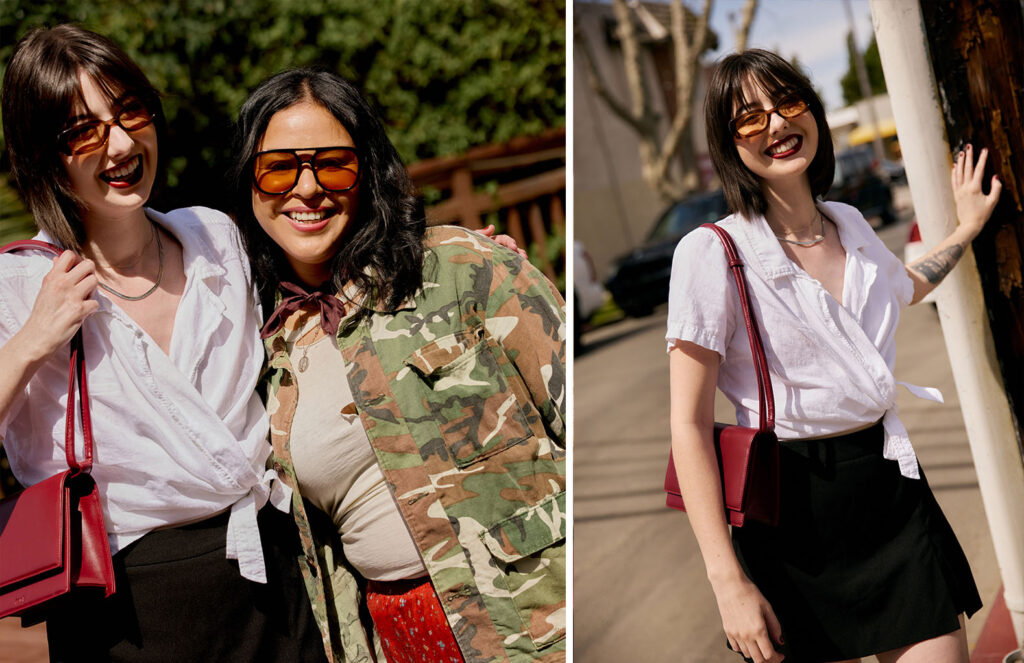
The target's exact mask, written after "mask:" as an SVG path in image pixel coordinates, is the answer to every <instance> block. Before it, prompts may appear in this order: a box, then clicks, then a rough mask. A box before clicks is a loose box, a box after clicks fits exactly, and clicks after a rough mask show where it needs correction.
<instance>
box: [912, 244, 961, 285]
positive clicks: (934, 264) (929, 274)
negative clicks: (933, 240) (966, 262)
mask: <svg viewBox="0 0 1024 663" xmlns="http://www.w3.org/2000/svg"><path fill="white" fill-rule="evenodd" d="M963 254H964V246H963V245H962V244H954V245H953V246H951V247H949V248H947V249H943V250H942V251H939V252H938V253H935V254H934V255H926V256H924V257H923V258H921V259H920V260H918V261H917V262H915V263H914V264H912V265H910V269H912V270H914V271H915V272H917V273H918V274H920V275H921V276H923V277H924V278H925V279H926V280H927V281H928V282H929V283H931V284H932V285H938V284H939V283H940V282H941V281H942V279H944V278H946V274H949V272H950V270H952V269H953V268H954V267H956V263H957V262H958V261H959V260H960V257H961V256H963Z"/></svg>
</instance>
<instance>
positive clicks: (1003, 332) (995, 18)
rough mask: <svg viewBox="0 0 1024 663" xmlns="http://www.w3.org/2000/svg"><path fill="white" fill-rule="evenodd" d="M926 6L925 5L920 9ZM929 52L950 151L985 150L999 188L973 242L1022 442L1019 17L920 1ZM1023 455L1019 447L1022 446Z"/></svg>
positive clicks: (1023, 143)
mask: <svg viewBox="0 0 1024 663" xmlns="http://www.w3.org/2000/svg"><path fill="white" fill-rule="evenodd" d="M925 5H927V6H925ZM922 9H927V11H923V12H922V14H923V16H924V23H925V30H926V35H927V39H928V50H929V53H930V56H931V61H932V68H933V70H934V71H935V80H936V83H937V84H938V88H939V94H940V96H941V98H942V100H943V104H942V106H943V111H944V113H943V114H944V115H945V120H946V134H947V136H948V137H949V144H950V147H952V148H953V149H957V148H960V147H962V146H963V145H966V144H967V143H971V144H972V145H974V152H975V154H977V153H978V152H979V151H980V150H981V148H983V147H987V148H988V150H989V158H988V161H989V165H988V168H987V172H986V173H985V177H984V178H983V179H984V181H985V182H988V180H989V178H990V177H991V176H992V174H994V173H995V174H998V175H999V177H1000V179H1001V180H1002V182H1003V193H1002V195H1001V196H1000V201H999V205H998V206H997V207H996V209H995V213H994V214H993V215H992V219H991V221H989V223H988V226H987V227H986V228H985V230H984V231H982V233H981V235H979V236H978V238H977V239H976V240H974V245H973V248H974V254H975V257H976V259H977V262H978V271H979V273H980V275H981V282H982V289H983V290H984V292H985V308H986V309H987V310H988V315H989V323H990V324H991V327H992V336H993V339H994V341H995V345H996V354H997V356H998V359H999V365H1000V368H1001V369H1002V376H1003V380H1004V382H1005V383H1006V393H1007V395H1008V396H1009V400H1010V404H1011V406H1012V409H1013V413H1014V415H1015V417H1016V419H1017V424H1018V431H1017V433H1018V435H1017V443H1018V445H1020V444H1021V440H1022V438H1024V429H1022V428H1021V427H1022V426H1024V271H1022V266H1024V260H1022V256H1024V58H1022V57H1021V44H1024V16H1022V10H1021V3H1019V2H1007V1H1006V0H975V1H974V2H961V1H960V0H928V1H927V3H922ZM1021 453H1022V455H1024V446H1022V447H1021Z"/></svg>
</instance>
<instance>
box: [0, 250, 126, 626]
mask: <svg viewBox="0 0 1024 663" xmlns="http://www.w3.org/2000/svg"><path fill="white" fill-rule="evenodd" d="M19 249H32V250H40V251H45V252H47V253H51V254H53V255H55V256H59V255H60V254H61V253H62V250H61V249H60V248H59V247H56V246H53V245H52V244H47V243H46V242H40V241H36V240H22V241H17V242H11V243H9V244H7V245H5V246H3V247H0V253H8V252H11V251H15V250H19ZM76 383H77V385H78V389H77V391H78V403H79V412H80V415H81V419H82V432H83V438H84V445H83V448H84V460H83V461H82V462H81V463H79V462H78V460H77V458H76V456H75V416H74V412H75V385H76ZM65 457H66V459H67V463H68V467H69V468H70V469H69V470H66V471H65V472H62V473H60V474H57V475H54V476H52V477H50V478H49V479H47V480H45V481H42V482H40V483H39V484H36V485H33V486H31V487H30V488H28V489H26V490H25V491H22V492H21V493H18V494H17V495H14V496H11V497H10V498H7V499H5V500H3V502H0V517H2V519H3V520H4V521H5V522H6V524H7V526H6V527H4V528H0V535H3V534H4V533H6V534H7V535H8V536H7V541H4V542H3V543H4V544H10V543H11V541H12V540H13V542H14V544H16V545H15V546H14V547H13V548H8V547H7V545H5V546H4V550H6V551H7V554H5V557H6V559H4V560H0V569H2V573H0V576H2V577H0V581H2V586H0V616H9V615H19V616H21V618H22V625H23V626H29V625H31V624H34V623H36V622H38V621H40V620H41V619H43V618H45V610H46V607H47V605H48V600H49V599H57V598H59V597H61V596H63V595H64V594H67V593H68V592H69V591H71V589H73V588H76V587H96V588H100V589H102V590H103V595H104V596H110V595H111V594H113V593H114V592H115V582H114V568H113V562H112V559H111V556H110V546H109V543H108V541H107V534H106V525H105V523H104V520H103V509H102V504H101V502H100V496H99V491H98V490H97V486H96V483H95V481H93V479H92V478H91V477H90V476H88V474H89V472H90V471H91V470H92V461H93V438H92V422H91V417H90V410H89V391H88V383H87V378H86V370H85V349H84V342H83V338H82V330H81V329H79V330H78V331H76V332H75V335H74V337H73V338H72V339H71V351H70V358H69V366H68V404H67V413H66V417H65ZM72 519H74V520H75V523H73V522H72ZM76 523H77V524H76Z"/></svg>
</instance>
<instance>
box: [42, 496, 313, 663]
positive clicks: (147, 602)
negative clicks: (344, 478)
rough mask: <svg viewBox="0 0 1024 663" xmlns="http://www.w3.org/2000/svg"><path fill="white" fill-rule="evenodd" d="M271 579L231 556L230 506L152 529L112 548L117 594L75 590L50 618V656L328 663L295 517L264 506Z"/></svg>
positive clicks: (130, 662)
mask: <svg viewBox="0 0 1024 663" xmlns="http://www.w3.org/2000/svg"><path fill="white" fill-rule="evenodd" d="M258 520H259V528H260V538H261V539H262V542H263V556H264V561H265V563H266V569H267V583H266V584H262V583H256V582H251V581H249V580H246V579H245V578H243V577H242V576H241V574H240V573H239V570H238V563H237V562H235V561H234V560H229V559H227V558H226V554H225V542H226V540H227V525H228V514H227V513H223V514H221V515H218V516H214V517H212V518H209V519H207V520H203V521H201V522H198V523H192V524H189V525H183V526H180V527H172V528H168V529H161V530H155V531H153V532H150V533H149V534H146V535H145V536H144V537H142V538H141V539H139V540H138V541H136V542H134V543H132V544H131V545H129V546H128V547H127V548H125V549H124V550H121V551H120V552H118V553H117V554H116V555H114V574H115V581H116V582H117V593H116V594H114V595H113V596H111V597H110V598H108V599H103V598H102V597H97V596H95V595H89V594H80V595H73V597H71V598H70V600H69V601H68V602H67V603H65V604H64V605H63V606H61V607H60V609H59V610H57V611H56V612H55V613H54V614H52V615H51V616H50V618H49V619H48V620H47V624H46V631H47V633H46V635H47V640H48V642H49V648H50V660H51V661H60V662H63V661H67V662H72V661H76V662H77V661H89V662H90V663H92V662H96V661H104V662H110V663H164V662H170V661H174V662H175V663H214V662H216V663H257V662H258V663H264V662H265V663H284V662H286V661H287V662H288V663H326V659H327V657H326V654H325V651H324V645H323V640H322V639H321V637H320V631H319V628H318V627H317V624H316V621H315V619H314V617H313V611H312V607H311V605H310V601H309V598H308V595H307V594H306V589H305V586H304V584H303V580H302V577H301V574H300V572H299V565H298V562H297V559H298V556H299V554H300V547H299V537H298V532H297V530H296V528H295V523H294V522H293V521H292V517H291V516H290V515H288V514H285V513H279V512H277V511H276V510H274V509H273V508H272V507H270V506H269V505H268V506H267V507H266V508H264V509H263V510H261V511H260V513H259V517H258Z"/></svg>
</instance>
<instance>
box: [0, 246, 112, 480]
mask: <svg viewBox="0 0 1024 663" xmlns="http://www.w3.org/2000/svg"><path fill="white" fill-rule="evenodd" d="M28 249H32V250H36V251H45V252H46V253H52V254H53V255H54V256H60V254H62V253H63V252H64V251H63V249H61V248H60V247H58V246H54V245H53V244H49V243H47V242H40V241H39V240H36V239H23V240H19V241H17V242H11V243H9V244H5V245H4V246H2V247H0V253H10V252H12V251H18V250H28ZM68 364H69V365H68V408H67V416H66V418H65V424H64V440H65V442H66V444H65V445H64V454H65V457H66V458H67V462H68V467H70V468H71V469H73V470H78V471H79V472H83V473H85V474H88V473H89V472H90V471H91V470H92V420H91V418H90V416H89V386H88V383H87V381H86V377H85V345H84V342H83V341H82V329H81V328H79V329H78V331H76V332H75V335H74V336H73V337H72V338H71V356H70V359H69V362H68ZM76 378H77V383H78V406H79V412H80V414H81V418H82V436H83V438H84V445H83V448H84V454H85V459H84V460H83V461H82V462H81V463H79V462H78V459H77V458H76V457H75V443H74V441H75V405H74V404H75V383H76Z"/></svg>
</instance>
